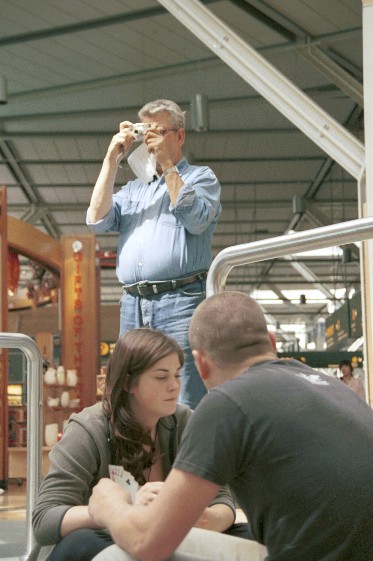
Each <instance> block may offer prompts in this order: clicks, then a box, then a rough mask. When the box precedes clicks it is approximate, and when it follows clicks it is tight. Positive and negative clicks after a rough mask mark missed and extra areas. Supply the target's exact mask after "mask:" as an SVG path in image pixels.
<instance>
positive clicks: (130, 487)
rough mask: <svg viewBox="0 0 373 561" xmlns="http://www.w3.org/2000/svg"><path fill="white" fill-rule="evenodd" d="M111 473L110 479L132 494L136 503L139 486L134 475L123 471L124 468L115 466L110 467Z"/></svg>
mask: <svg viewBox="0 0 373 561" xmlns="http://www.w3.org/2000/svg"><path fill="white" fill-rule="evenodd" d="M109 473H110V479H111V480H112V481H115V483H119V485H121V486H122V487H123V488H124V489H127V491H129V492H130V494H131V498H132V502H133V503H134V502H135V499H136V492H137V488H138V486H139V485H138V483H137V481H136V480H135V478H134V477H133V475H132V474H131V473H130V472H129V471H126V470H125V469H123V466H113V465H109Z"/></svg>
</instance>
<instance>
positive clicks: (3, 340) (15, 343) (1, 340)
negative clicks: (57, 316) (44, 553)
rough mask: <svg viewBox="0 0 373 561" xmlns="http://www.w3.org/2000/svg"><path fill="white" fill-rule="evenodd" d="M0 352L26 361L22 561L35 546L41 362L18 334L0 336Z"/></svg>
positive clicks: (26, 339)
mask: <svg viewBox="0 0 373 561" xmlns="http://www.w3.org/2000/svg"><path fill="white" fill-rule="evenodd" d="M0 348H4V349H20V350H21V351H23V352H24V354H25V355H26V359H27V362H26V364H27V382H26V383H27V496H26V552H25V554H24V555H22V556H21V557H20V560H21V561H26V560H27V559H28V558H29V556H30V554H31V551H32V549H33V547H34V545H35V540H34V535H33V531H32V521H31V516H32V511H33V509H34V505H35V501H36V497H37V494H38V491H39V487H40V483H41V462H42V447H41V446H42V445H41V443H42V437H41V436H42V435H41V429H42V422H41V421H42V358H41V355H40V351H39V349H38V347H37V345H36V343H35V341H34V340H33V339H31V337H28V335H22V334H20V333H0ZM5 445H7V443H5Z"/></svg>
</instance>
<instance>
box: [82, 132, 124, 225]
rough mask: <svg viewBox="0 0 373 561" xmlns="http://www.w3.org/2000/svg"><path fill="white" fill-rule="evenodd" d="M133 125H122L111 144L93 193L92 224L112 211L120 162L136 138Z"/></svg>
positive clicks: (90, 217)
mask: <svg viewBox="0 0 373 561" xmlns="http://www.w3.org/2000/svg"><path fill="white" fill-rule="evenodd" d="M131 124H132V123H130V122H129V121H123V123H121V124H120V127H119V128H120V131H119V133H117V134H116V135H114V136H113V138H112V140H111V142H110V145H109V147H108V150H107V153H106V156H105V159H104V161H103V163H102V167H101V171H100V173H99V176H98V178H97V181H96V184H95V187H94V189H93V192H92V196H91V202H90V205H89V209H88V215H89V219H90V222H93V223H96V222H98V221H99V220H101V219H102V218H104V216H106V215H107V214H108V212H109V211H110V209H111V206H112V196H113V189H114V183H115V178H116V175H117V171H118V167H119V164H120V161H121V159H122V158H123V157H124V156H125V155H126V154H127V153H128V151H129V149H130V147H131V145H132V143H133V141H134V138H135V137H134V135H133V133H132V132H131V130H130V128H129V127H130V126H131Z"/></svg>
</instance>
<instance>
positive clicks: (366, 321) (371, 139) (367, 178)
mask: <svg viewBox="0 0 373 561" xmlns="http://www.w3.org/2000/svg"><path fill="white" fill-rule="evenodd" d="M362 5H363V69H364V128H365V162H366V164H365V165H366V170H365V174H364V173H363V174H362V175H361V177H360V179H359V183H358V188H359V210H360V216H362V217H368V216H373V105H372V95H373V68H372V56H373V0H362ZM360 255H361V259H360V261H361V286H362V308H363V333H364V347H365V348H364V355H365V361H364V363H365V371H366V383H367V395H368V400H369V403H370V404H373V323H372V322H373V307H372V304H373V284H372V279H373V241H367V242H364V243H363V244H362V249H361V252H360Z"/></svg>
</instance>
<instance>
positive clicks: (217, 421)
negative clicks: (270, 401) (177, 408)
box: [173, 390, 247, 485]
mask: <svg viewBox="0 0 373 561" xmlns="http://www.w3.org/2000/svg"><path fill="white" fill-rule="evenodd" d="M244 425H245V423H244V419H243V415H242V413H241V411H240V410H239V408H237V407H236V406H235V404H234V403H232V401H231V400H230V398H229V397H227V396H225V395H224V394H222V393H220V392H219V391H217V390H212V391H211V392H210V393H209V394H208V395H206V396H205V397H204V398H203V400H202V402H201V403H200V404H199V405H198V407H197V408H196V410H195V411H194V413H193V415H192V417H191V418H190V420H189V422H188V425H187V427H186V429H185V431H184V433H183V437H182V440H181V447H180V449H179V452H178V454H177V457H176V460H175V462H174V465H173V467H174V468H177V469H180V470H182V471H186V472H189V473H193V474H194V475H197V476H199V477H202V478H203V479H207V480H208V481H211V482H213V483H216V484H217V485H225V484H227V483H229V482H230V481H231V480H232V478H233V477H234V476H235V475H238V474H239V473H240V466H241V465H242V461H243V455H244V454H245V451H244V450H242V446H240V443H242V437H243V434H242V430H246V429H247V427H246V429H245V426H244Z"/></svg>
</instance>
